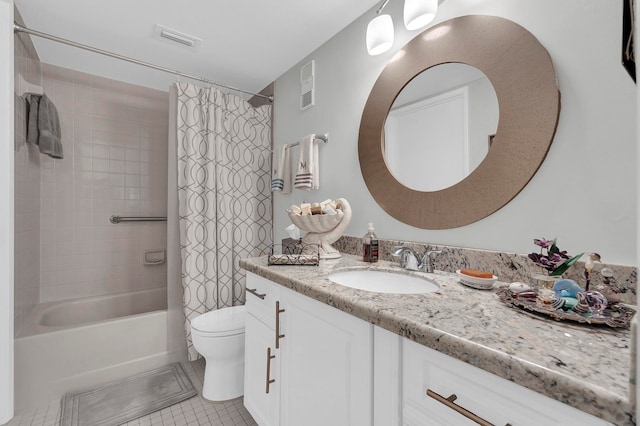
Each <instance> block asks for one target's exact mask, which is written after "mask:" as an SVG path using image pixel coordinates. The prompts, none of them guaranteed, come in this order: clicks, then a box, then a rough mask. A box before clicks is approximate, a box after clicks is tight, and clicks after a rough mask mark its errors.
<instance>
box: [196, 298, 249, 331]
mask: <svg viewBox="0 0 640 426" xmlns="http://www.w3.org/2000/svg"><path fill="white" fill-rule="evenodd" d="M245 318H246V308H245V306H244V305H242V306H232V307H228V308H222V309H218V310H215V311H211V312H206V313H204V314H202V315H199V316H197V317H195V318H194V319H192V320H191V332H192V333H194V334H199V335H201V336H209V337H222V336H233V335H236V334H243V333H244V324H245Z"/></svg>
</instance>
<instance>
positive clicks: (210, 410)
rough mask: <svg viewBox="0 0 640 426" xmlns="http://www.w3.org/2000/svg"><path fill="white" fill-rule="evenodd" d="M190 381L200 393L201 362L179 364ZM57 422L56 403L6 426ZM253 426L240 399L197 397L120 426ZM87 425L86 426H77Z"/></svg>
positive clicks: (28, 412)
mask: <svg viewBox="0 0 640 426" xmlns="http://www.w3.org/2000/svg"><path fill="white" fill-rule="evenodd" d="M182 366H183V367H184V370H185V371H186V372H187V374H188V375H189V378H190V379H191V382H192V383H193V385H194V386H195V387H196V389H198V392H200V391H201V390H202V378H203V377H204V360H203V359H199V360H198V361H194V362H185V363H183V364H182ZM59 423H60V401H52V402H51V403H50V404H49V406H47V407H41V408H37V409H28V410H23V411H20V412H17V413H16V415H15V417H14V418H13V419H12V420H11V421H10V422H9V423H7V425H6V426H56V425H58V424H59ZM205 425H206V426H257V425H256V422H255V421H254V420H253V418H252V417H251V415H250V414H249V413H248V412H247V410H246V409H245V408H244V405H243V404H242V397H240V398H236V399H232V400H230V401H224V402H211V401H207V400H206V399H204V398H202V397H201V396H200V395H198V396H194V397H193V398H191V399H188V400H186V401H183V402H181V403H179V404H175V405H172V406H170V407H167V408H165V409H163V410H160V411H156V412H155V413H151V414H149V415H148V416H144V417H141V418H139V419H136V420H133V421H130V422H129V423H125V425H123V426H205ZM81 426H90V425H81Z"/></svg>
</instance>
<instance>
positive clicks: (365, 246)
mask: <svg viewBox="0 0 640 426" xmlns="http://www.w3.org/2000/svg"><path fill="white" fill-rule="evenodd" d="M362 251H363V259H362V260H364V261H365V262H377V261H378V237H377V236H376V234H375V233H374V232H373V223H369V230H368V231H367V233H366V234H364V237H362Z"/></svg>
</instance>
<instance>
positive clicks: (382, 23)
mask: <svg viewBox="0 0 640 426" xmlns="http://www.w3.org/2000/svg"><path fill="white" fill-rule="evenodd" d="M436 2H437V0H436ZM387 3H389V0H384V2H383V3H382V5H381V6H380V8H379V9H378V10H377V11H376V15H378V16H376V17H375V18H373V19H372V20H371V22H369V25H368V26H367V51H368V52H369V55H371V56H375V55H380V54H382V53H384V52H386V51H387V50H389V49H391V46H392V45H393V20H392V19H391V16H390V15H388V14H384V15H380V12H382V9H384V8H385V6H386V5H387Z"/></svg>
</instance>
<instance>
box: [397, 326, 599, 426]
mask: <svg viewBox="0 0 640 426" xmlns="http://www.w3.org/2000/svg"><path fill="white" fill-rule="evenodd" d="M402 352H403V401H402V415H403V421H402V423H403V425H416V426H418V425H425V424H429V425H452V424H455V425H461V426H463V425H470V426H471V425H476V424H477V423H475V422H473V421H471V420H469V419H468V418H466V417H464V416H463V415H462V414H460V413H458V412H457V411H455V410H454V409H453V408H451V407H449V406H447V405H445V404H444V403H443V402H439V401H438V400H437V399H435V398H434V397H430V396H427V389H430V390H431V391H432V392H435V393H437V394H439V395H440V396H442V397H443V398H448V397H449V396H451V395H454V394H455V395H456V396H457V399H456V400H455V401H454V402H453V403H454V404H456V405H458V406H460V407H463V408H464V409H466V410H468V411H470V412H471V413H473V414H475V415H477V416H478V417H480V418H482V419H484V420H486V421H488V422H490V423H491V424H493V425H495V426H504V425H506V424H511V425H513V426H527V425H528V426H540V425H545V426H564V425H569V424H580V425H588V426H605V425H610V423H608V422H605V421H604V420H602V419H599V418H597V417H594V416H591V415H589V414H587V413H585V412H583V411H580V410H577V409H575V408H573V407H570V406H568V405H565V404H562V403H560V402H559V401H556V400H554V399H551V398H549V397H546V396H544V395H541V394H539V393H537V392H534V391H532V390H530V389H527V388H525V387H523V386H520V385H517V384H515V383H513V382H510V381H508V380H506V379H503V378H501V377H498V376H496V375H494V374H491V373H488V372H486V371H484V370H482V369H479V368H477V367H474V366H472V365H469V364H466V363H464V362H461V361H459V360H457V359H454V358H452V357H450V356H447V355H444V354H442V353H439V352H437V351H435V350H433V349H429V348H427V347H425V346H422V345H420V344H418V343H415V342H413V341H410V340H407V339H403V346H402Z"/></svg>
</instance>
